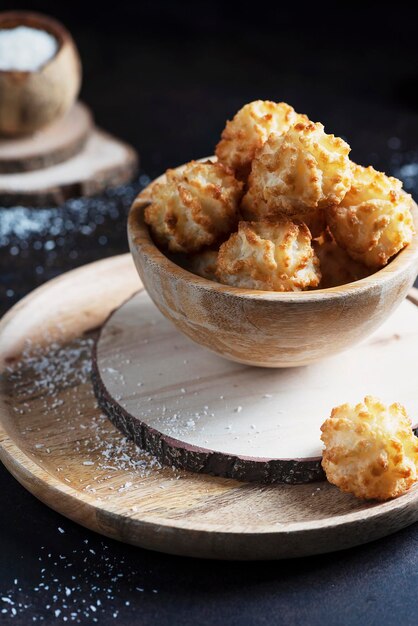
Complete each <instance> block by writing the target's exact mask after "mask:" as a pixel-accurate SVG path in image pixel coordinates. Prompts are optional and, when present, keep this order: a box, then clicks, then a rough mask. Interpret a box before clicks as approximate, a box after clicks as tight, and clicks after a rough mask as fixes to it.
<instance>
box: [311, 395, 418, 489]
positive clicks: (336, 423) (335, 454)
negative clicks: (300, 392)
mask: <svg viewBox="0 0 418 626" xmlns="http://www.w3.org/2000/svg"><path fill="white" fill-rule="evenodd" d="M321 430H322V436H321V439H322V441H323V442H324V444H325V450H324V453H323V457H322V466H323V468H324V470H325V473H326V476H327V479H328V480H329V482H331V483H333V484H334V485H337V487H339V488H340V489H341V490H342V491H347V492H349V493H353V494H354V495H355V496H357V497H358V498H363V499H376V500H386V499H388V498H395V497H396V496H400V495H401V494H402V493H404V492H405V491H406V490H407V489H409V488H410V487H411V486H412V485H413V484H414V482H416V481H417V479H418V471H417V464H418V438H417V437H415V435H414V433H413V431H412V425H411V420H410V419H409V417H408V415H407V413H406V411H405V409H404V407H403V406H401V405H400V404H391V405H390V406H389V407H386V406H385V405H384V404H382V403H381V402H380V401H379V400H378V399H377V398H373V397H372V396H367V397H366V398H365V399H364V403H363V402H361V403H360V404H357V405H356V406H353V405H351V404H343V405H341V406H339V407H336V408H335V409H333V411H332V413H331V417H330V418H328V419H327V420H326V421H325V422H324V424H323V425H322V426H321Z"/></svg>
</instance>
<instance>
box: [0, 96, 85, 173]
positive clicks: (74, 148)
mask: <svg viewBox="0 0 418 626" xmlns="http://www.w3.org/2000/svg"><path fill="white" fill-rule="evenodd" d="M92 130H93V118H92V115H91V113H90V110H89V109H88V108H87V107H86V106H85V105H84V104H82V103H81V102H77V104H75V105H74V106H73V108H72V109H71V110H70V111H69V112H68V113H67V114H66V115H65V116H64V117H62V118H60V119H59V120H57V121H56V122H53V123H52V124H51V125H50V126H47V127H46V128H45V129H43V130H40V131H39V132H37V133H35V134H34V135H31V136H29V137H18V138H13V139H4V138H3V139H0V174H15V173H16V172H28V171H32V170H38V169H42V168H44V167H51V166H53V165H56V164H57V163H62V162H63V161H66V160H68V159H70V158H71V157H73V156H74V155H76V154H78V153H79V152H80V151H81V149H82V148H83V146H84V144H85V143H86V141H87V137H88V136H89V134H90V133H91V131H92Z"/></svg>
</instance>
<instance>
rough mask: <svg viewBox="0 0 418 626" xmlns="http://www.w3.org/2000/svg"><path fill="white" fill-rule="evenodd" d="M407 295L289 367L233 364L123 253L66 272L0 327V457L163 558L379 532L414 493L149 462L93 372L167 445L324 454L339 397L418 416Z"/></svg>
mask: <svg viewBox="0 0 418 626" xmlns="http://www.w3.org/2000/svg"><path fill="white" fill-rule="evenodd" d="M415 293H416V292H411V294H410V296H409V298H408V299H407V300H405V301H404V302H402V303H401V305H400V306H399V308H398V309H397V310H396V311H395V312H394V313H393V314H392V316H391V317H389V318H388V320H387V321H386V322H385V323H384V324H383V325H382V326H381V328H380V329H379V330H377V331H376V332H375V333H374V334H372V335H371V336H370V337H368V338H367V339H366V340H365V341H364V342H363V343H361V344H359V345H358V346H357V347H353V348H351V349H350V350H347V351H346V352H344V353H343V354H341V355H337V356H332V357H331V358H329V359H327V360H324V361H322V362H319V363H316V364H313V365H310V366H307V367H300V368H293V369H291V370H289V371H287V370H276V369H264V368H253V367H249V366H246V365H243V364H239V363H233V362H228V361H225V360H223V359H221V358H220V357H218V356H216V355H213V354H211V353H210V352H209V351H207V350H205V349H203V348H201V347H199V346H197V345H195V344H194V343H193V342H192V341H190V340H189V339H188V338H187V337H184V336H183V335H182V334H181V333H179V332H178V331H177V330H176V329H175V327H174V326H173V325H172V324H171V323H170V322H169V321H167V320H165V319H164V318H163V317H162V316H161V314H160V313H159V312H158V311H157V309H156V308H154V305H153V304H152V303H151V301H150V299H149V298H148V296H146V294H145V292H144V290H143V287H142V285H141V283H140V281H139V279H138V275H137V273H136V270H135V268H134V265H133V263H132V260H131V257H130V256H129V255H123V256H120V257H114V258H111V259H106V260H103V261H100V262H97V263H94V264H91V265H87V266H85V267H82V268H79V269H77V270H74V271H72V272H69V273H68V274H64V275H63V276H61V277H59V278H57V279H55V280H53V281H51V282H49V283H47V284H46V285H44V286H43V287H41V288H39V289H37V290H36V291H34V292H33V293H32V294H31V295H29V296H28V297H27V298H25V299H24V300H23V301H21V302H20V303H19V304H18V305H16V306H15V307H14V308H13V309H11V310H10V311H9V312H8V314H7V315H6V316H5V317H4V318H3V320H2V322H1V325H0V355H1V364H0V366H1V378H0V457H1V460H2V462H3V463H4V465H5V466H6V467H7V469H8V470H9V471H10V472H11V473H12V474H13V475H14V476H15V478H16V479H17V480H18V481H19V482H20V483H21V484H22V485H23V486H25V488H26V489H28V490H29V491H30V492H31V493H33V494H34V495H35V496H36V497H38V498H39V499H40V500H42V501H43V502H44V503H45V504H47V505H48V506H50V507H52V508H53V509H55V510H56V511H58V512H60V513H61V514H63V515H65V516H67V517H69V518H71V519H72V520H74V521H76V522H78V523H80V524H82V525H84V526H86V527H88V528H90V529H92V530H95V531H97V532H99V533H102V534H104V535H107V536H109V537H113V538H116V539H119V540H121V541H125V542H127V543H131V544H134V545H138V546H141V547H144V548H149V549H154V550H159V551H164V552H168V553H172V554H178V555H185V556H194V557H206V558H213V559H242V560H254V559H279V558H288V557H299V556H306V555H310V554H318V553H322V552H329V551H332V550H338V549H343V548H348V547H351V546H354V545H358V544H362V543H366V542H368V541H371V540H374V539H377V538H379V537H382V536H385V535H387V534H389V533H392V532H394V531H396V530H399V529H400V528H403V527H405V526H407V525H408V524H411V523H413V522H414V521H416V520H417V519H418V488H417V487H416V486H414V487H412V488H411V489H410V490H409V491H408V492H407V493H406V494H404V495H402V496H400V497H398V498H396V499H394V500H389V501H387V502H384V503H378V502H373V501H370V502H365V501H361V500H358V499H356V498H355V497H354V496H352V495H349V494H346V493H342V492H341V491H339V490H338V489H337V488H336V487H334V486H332V485H331V484H329V483H328V482H326V481H324V480H319V481H316V482H310V483H304V484H286V483H279V482H276V483H271V484H266V483H262V482H252V481H251V475H248V476H247V478H246V479H245V480H244V478H243V477H242V476H241V477H240V480H237V479H236V478H227V477H225V476H214V475H211V474H208V473H198V472H196V471H193V472H192V471H189V470H186V469H179V468H178V467H173V466H168V465H165V464H164V463H165V459H164V456H163V455H162V454H161V453H160V452H161V451H159V450H158V449H157V448H155V449H154V450H153V452H154V453H155V454H156V456H155V455H154V454H151V453H150V452H149V451H147V450H143V449H140V448H139V447H137V446H135V444H134V443H133V442H132V441H131V439H130V438H129V437H127V436H126V433H128V434H129V436H130V437H132V436H133V435H134V434H135V433H134V432H133V431H129V428H130V425H129V423H128V421H126V422H124V423H122V422H121V421H120V420H119V422H118V420H117V419H114V417H112V416H111V417H112V419H113V420H114V421H115V423H116V422H118V426H119V427H120V428H122V429H123V430H125V433H123V432H121V431H120V430H119V429H118V428H116V427H115V426H114V425H113V424H112V423H111V421H110V420H108V418H107V417H106V415H104V414H103V410H102V409H101V408H100V407H99V406H98V404H97V400H96V396H95V393H94V388H93V383H92V380H91V375H92V370H93V369H94V370H95V371H96V373H97V372H99V373H100V376H101V382H102V384H103V385H104V386H106V389H107V393H108V395H109V396H110V395H112V396H113V400H114V405H115V406H117V405H119V406H120V407H122V408H123V409H124V411H126V414H127V415H128V414H129V415H131V416H132V418H135V420H137V423H138V424H139V423H141V425H142V426H141V428H142V429H143V430H147V432H151V430H152V431H153V433H154V434H155V437H154V439H155V441H157V440H158V441H160V443H161V448H163V447H164V446H166V445H167V439H169V438H170V437H171V440H174V439H175V440H176V441H177V442H179V441H182V442H183V443H185V444H187V446H188V447H189V448H193V446H195V447H198V448H203V449H204V450H209V451H218V452H220V453H221V454H223V455H225V456H227V455H228V454H230V453H231V454H232V455H236V456H237V457H238V456H241V455H242V456H244V457H246V456H249V457H252V458H256V459H257V458H258V459H259V460H260V461H262V459H261V456H262V455H264V456H265V457H269V458H275V457H280V458H281V459H283V458H284V457H285V455H286V458H287V459H289V458H291V459H295V458H296V457H297V458H299V460H302V461H303V459H305V460H306V459H308V458H311V457H312V458H313V459H314V460H315V459H316V461H317V462H318V461H319V456H320V454H321V447H320V424H321V423H322V422H323V421H324V420H325V419H326V418H327V417H328V416H329V414H330V411H331V408H332V407H333V406H334V405H335V404H339V403H341V402H344V401H355V400H356V399H357V398H358V397H362V396H363V395H365V393H373V394H375V395H379V396H380V397H381V398H382V399H383V400H384V401H388V402H390V401H392V400H399V401H400V402H402V403H403V404H405V406H406V408H407V409H408V411H409V413H410V414H411V415H412V416H416V415H417V413H418V404H417V400H416V398H415V397H414V393H413V391H414V389H415V386H416V380H415V378H416V376H415V367H414V365H415V355H416V354H417V352H418V330H417V329H418V324H417V322H418V308H417V302H418V298H417V296H416V295H415ZM134 310H135V315H134V316H133V311H134ZM133 317H135V319H134V320H133ZM98 338H99V339H98ZM97 340H98V343H97V349H96V360H95V363H94V364H93V360H94V359H93V357H94V353H95V342H96V341H97ZM110 345H113V346H114V348H115V349H114V350H111V351H109V350H108V349H107V347H108V346H110ZM198 354H199V355H200V356H199V358H198V356H197V355H198ZM129 365H131V367H130V368H128V366H129ZM106 368H107V369H106ZM128 371H129V372H130V373H128ZM199 376H200V377H201V378H200V379H199ZM134 383H136V385H135V386H134ZM96 384H97V379H96ZM183 390H184V391H183ZM195 392H196V394H195ZM215 392H216V393H215ZM99 395H100V394H99ZM220 396H224V399H225V400H227V401H226V402H223V403H222V402H221V400H219V402H218V401H217V398H220ZM321 398H322V400H321ZM163 404H164V406H165V407H166V411H165V415H167V417H168V416H169V417H170V418H173V417H174V414H175V413H178V414H179V417H178V418H177V419H178V421H179V425H174V426H173V422H172V423H171V431H170V430H169V427H170V425H168V426H167V424H166V423H163V422H164V420H162V419H161V414H162V413H163V411H162V408H163V406H162V405H163ZM176 407H178V408H177V409H176ZM196 407H197V408H196ZM205 407H208V408H207V409H206V408H205ZM240 407H241V408H240ZM158 409H161V412H160V415H158ZM194 409H195V410H194ZM135 411H136V413H135ZM192 412H193V413H199V416H198V415H194V416H192V417H190V416H189V413H192ZM205 412H206V414H205ZM212 413H213V414H214V415H211V414H212ZM224 413H225V414H224ZM226 413H228V414H227V415H226ZM186 417H187V419H186ZM183 418H184V419H185V420H186V421H185V424H183V422H182V420H183ZM218 418H219V419H218ZM220 418H222V419H220ZM309 420H311V421H310V422H309ZM175 422H176V420H174V423H175ZM187 422H189V425H188V424H187ZM192 422H194V425H193V424H192ZM229 426H231V428H228V427H229ZM252 426H254V428H253V427H252ZM267 426H269V427H270V428H271V429H272V430H271V437H269V436H267V435H266V434H265V433H264V429H266V428H267ZM209 427H210V428H212V430H211V431H210V432H209V431H207V432H208V434H207V435H205V430H204V429H209ZM238 428H240V429H241V430H240V432H239V433H238V435H237V432H236V431H237V429H238ZM276 435H277V453H276V454H275V450H274V446H273V445H272V441H273V438H276ZM237 436H238V439H235V437H237ZM205 440H207V441H205ZM286 441H287V444H286ZM220 446H223V447H222V448H220ZM185 447H186V446H185ZM286 449H288V450H289V453H286ZM180 456H181V455H180ZM264 460H265V459H264ZM219 463H220V458H218V465H217V466H216V464H215V467H214V468H212V470H213V471H216V473H222V472H220V471H219V469H221V468H220V464H219ZM244 465H245V464H244ZM283 467H284V464H283V463H282V468H283ZM318 467H319V465H318ZM300 469H303V468H302V467H301V468H300Z"/></svg>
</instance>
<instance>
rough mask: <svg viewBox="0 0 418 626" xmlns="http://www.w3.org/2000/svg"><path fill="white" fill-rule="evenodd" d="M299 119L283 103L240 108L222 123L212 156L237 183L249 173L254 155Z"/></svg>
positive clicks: (253, 104) (267, 102)
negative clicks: (225, 166) (229, 171)
mask: <svg viewBox="0 0 418 626" xmlns="http://www.w3.org/2000/svg"><path fill="white" fill-rule="evenodd" d="M299 119H307V118H306V117H305V116H302V115H298V114H297V113H296V111H295V110H294V109H293V108H292V107H291V106H290V105H288V104H286V103H285V102H270V101H269V100H255V101H254V102H250V103H249V104H246V105H245V106H243V107H242V109H240V110H239V111H238V113H236V115H235V117H234V118H233V120H230V121H228V122H227V123H226V126H225V128H224V130H223V132H222V136H221V141H220V142H219V143H218V145H217V146H216V149H215V154H216V156H217V157H218V160H219V161H220V162H221V163H224V164H225V165H227V166H228V167H231V168H232V169H233V170H234V171H235V173H236V176H237V177H238V178H239V179H240V180H246V178H247V177H248V174H249V172H250V169H251V161H252V160H253V158H254V156H255V153H256V151H257V150H258V149H260V148H261V147H262V146H263V145H264V143H265V142H266V141H267V139H268V137H269V135H270V134H271V133H272V132H275V133H277V134H279V135H281V134H283V133H285V132H286V131H287V130H288V129H289V128H290V126H291V125H292V124H295V123H296V122H297V121H298V120H299Z"/></svg>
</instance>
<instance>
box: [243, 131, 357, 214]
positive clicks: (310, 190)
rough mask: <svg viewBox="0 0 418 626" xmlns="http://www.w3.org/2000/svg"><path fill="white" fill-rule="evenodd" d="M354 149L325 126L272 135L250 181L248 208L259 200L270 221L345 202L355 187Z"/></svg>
mask: <svg viewBox="0 0 418 626" xmlns="http://www.w3.org/2000/svg"><path fill="white" fill-rule="evenodd" d="M349 152H350V146H349V145H348V144H347V143H346V142H345V141H343V140H342V139H340V138H339V137H335V136H334V135H327V134H326V133H325V132H324V127H323V125H322V124H320V123H317V124H314V123H313V122H307V123H298V124H296V125H295V126H292V127H291V128H290V129H289V130H288V131H287V133H286V134H285V135H282V136H281V135H277V134H275V133H272V134H271V135H270V137H269V138H268V140H267V142H266V143H265V144H264V146H263V147H262V148H261V149H260V150H259V151H258V152H257V154H256V156H255V159H254V160H253V163H252V169H251V174H250V176H249V179H248V197H244V200H243V203H244V205H245V206H247V205H248V204H249V203H250V202H251V203H254V199H258V200H259V205H258V211H259V213H260V219H261V218H262V215H261V214H262V213H263V212H264V213H267V215H265V216H266V217H267V216H268V217H272V216H274V215H276V214H280V213H286V214H287V215H289V216H295V215H298V216H300V215H305V214H308V213H309V212H311V211H312V210H315V209H325V208H327V207H329V206H333V205H336V204H338V203H339V202H341V200H342V199H343V197H344V195H345V194H346V193H347V191H348V190H349V189H350V187H351V181H352V172H351V168H350V160H349V158H348V154H349Z"/></svg>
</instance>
